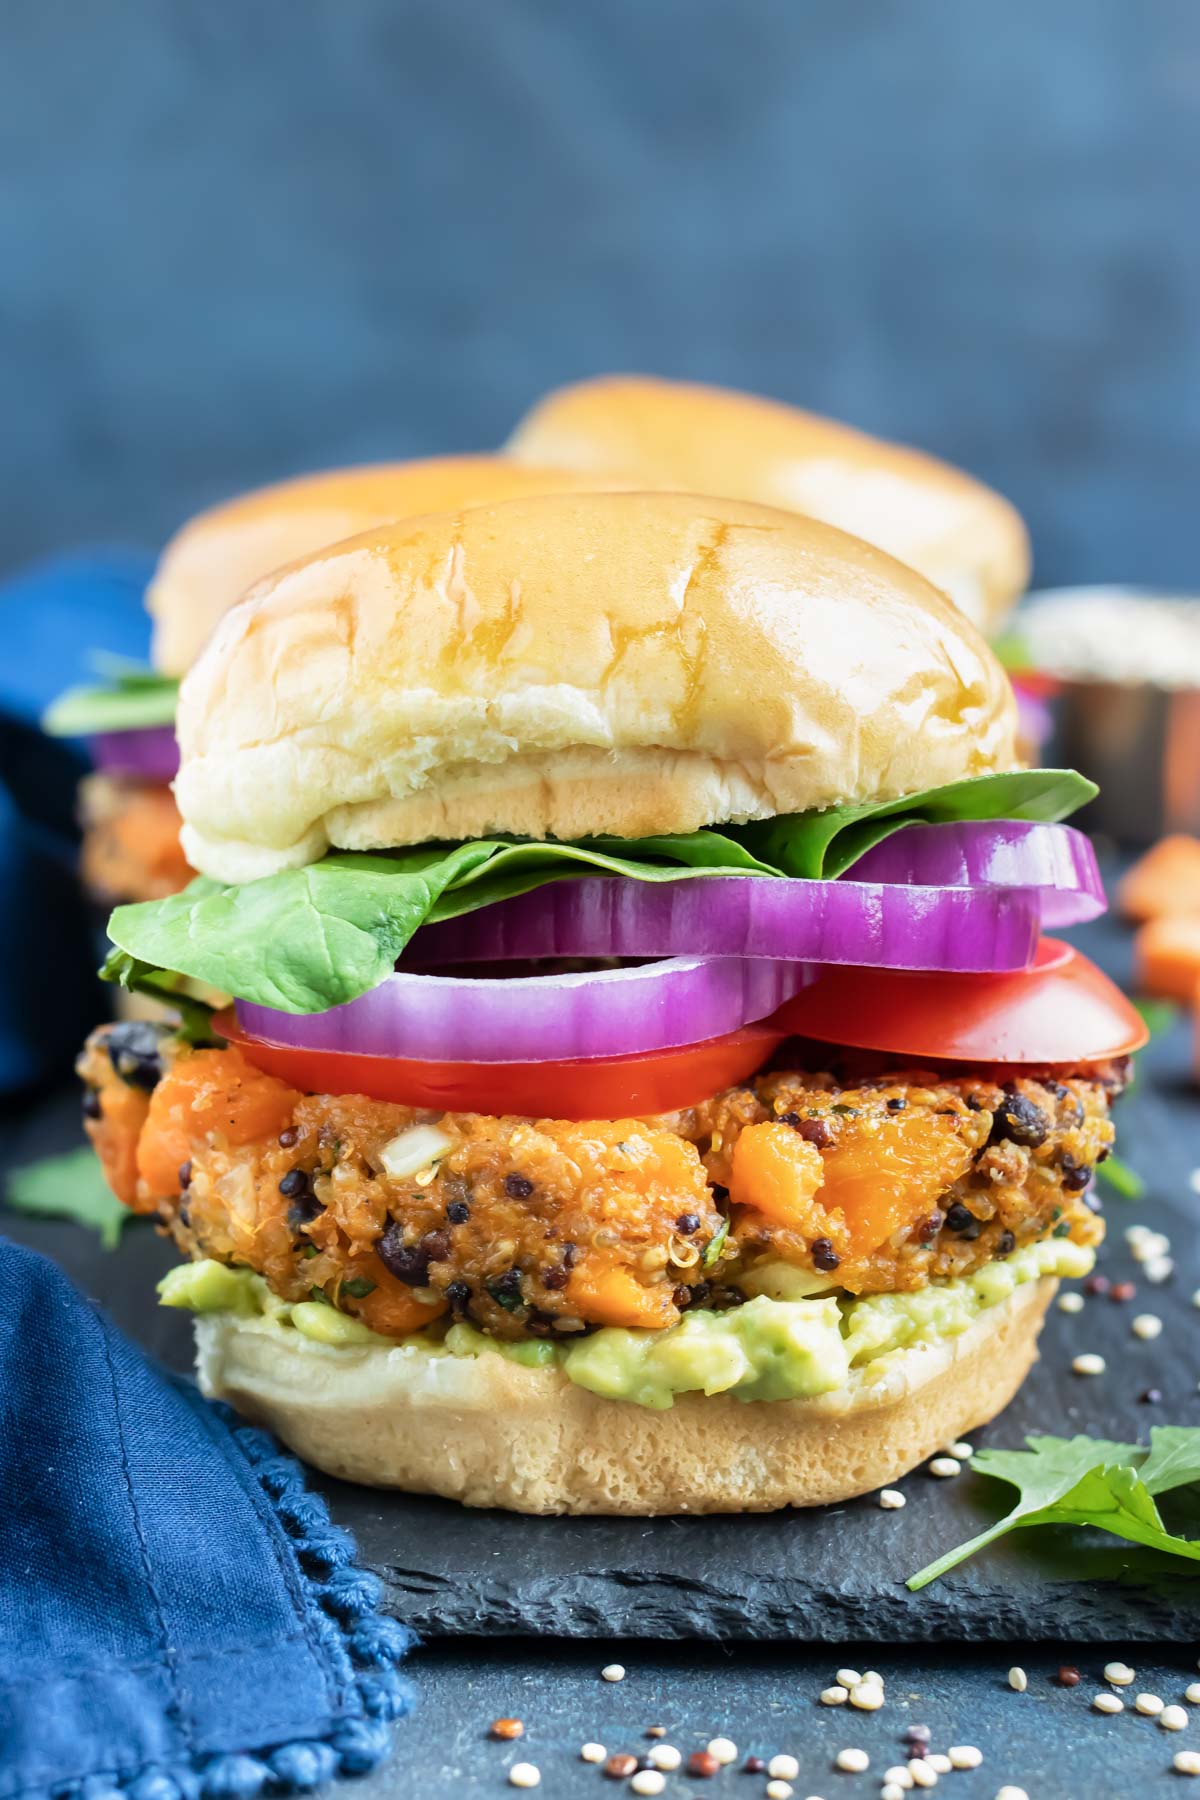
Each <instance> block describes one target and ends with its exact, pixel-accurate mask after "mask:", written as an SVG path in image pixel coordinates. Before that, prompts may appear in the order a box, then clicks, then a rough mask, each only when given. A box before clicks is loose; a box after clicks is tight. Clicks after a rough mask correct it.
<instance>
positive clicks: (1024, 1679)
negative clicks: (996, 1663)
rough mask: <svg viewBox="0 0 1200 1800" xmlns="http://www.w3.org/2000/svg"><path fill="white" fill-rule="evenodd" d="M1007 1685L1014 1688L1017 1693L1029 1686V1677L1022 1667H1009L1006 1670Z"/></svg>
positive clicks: (1022, 1691)
mask: <svg viewBox="0 0 1200 1800" xmlns="http://www.w3.org/2000/svg"><path fill="white" fill-rule="evenodd" d="M1008 1685H1009V1687H1010V1688H1015V1690H1016V1692H1017V1693H1018V1694H1023V1693H1024V1692H1025V1689H1026V1688H1027V1687H1028V1686H1029V1677H1028V1675H1027V1674H1026V1673H1025V1671H1024V1669H1019V1668H1012V1669H1010V1670H1009V1671H1008Z"/></svg>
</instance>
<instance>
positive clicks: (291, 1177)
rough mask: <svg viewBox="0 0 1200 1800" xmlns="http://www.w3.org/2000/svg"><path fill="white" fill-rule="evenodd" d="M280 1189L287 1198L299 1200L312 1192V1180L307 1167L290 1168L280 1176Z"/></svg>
mask: <svg viewBox="0 0 1200 1800" xmlns="http://www.w3.org/2000/svg"><path fill="white" fill-rule="evenodd" d="M279 1191H280V1193H281V1194H282V1195H283V1197H284V1199H285V1200H299V1199H301V1198H302V1196H303V1195H305V1194H311V1192H312V1180H311V1178H310V1176H309V1173H308V1170H307V1169H289V1170H288V1172H287V1174H286V1175H283V1176H281V1177H280V1181H279Z"/></svg>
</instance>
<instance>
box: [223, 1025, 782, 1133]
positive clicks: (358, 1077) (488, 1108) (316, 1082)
mask: <svg viewBox="0 0 1200 1800" xmlns="http://www.w3.org/2000/svg"><path fill="white" fill-rule="evenodd" d="M216 1027H217V1030H218V1031H219V1032H220V1033H221V1035H222V1037H226V1038H228V1039H229V1041H230V1043H232V1044H236V1045H237V1046H238V1048H239V1050H241V1052H242V1054H243V1055H244V1056H245V1057H246V1058H247V1060H248V1061H249V1062H252V1063H253V1064H254V1065H255V1067H256V1068H259V1069H263V1070H265V1072H266V1073H267V1074H268V1075H277V1076H278V1077H279V1078H280V1080H281V1081H287V1082H290V1084H291V1085H292V1086H293V1087H297V1088H301V1089H303V1090H304V1091H305V1092H306V1093H310V1094H363V1095H365V1096H366V1098H367V1099H368V1100H391V1101H394V1102H395V1103H396V1104H397V1105H400V1106H418V1107H432V1108H434V1109H436V1110H437V1111H438V1112H474V1113H487V1114H491V1115H495V1114H500V1113H519V1114H521V1115H522V1116H523V1117H525V1118H540V1119H625V1118H645V1117H647V1116H648V1115H649V1114H651V1113H660V1112H674V1111H675V1110H676V1109H677V1108H678V1107H681V1106H695V1105H698V1104H699V1102H700V1101H702V1100H707V1099H710V1098H711V1096H712V1095H713V1094H718V1093H720V1091H721V1089H722V1088H726V1087H731V1086H733V1084H734V1083H735V1082H739V1081H745V1080H746V1078H747V1076H750V1075H753V1074H754V1073H755V1071H756V1070H758V1069H761V1067H762V1066H763V1064H764V1063H765V1062H766V1061H767V1059H768V1057H769V1056H770V1055H771V1054H772V1052H773V1051H775V1050H777V1049H778V1047H779V1045H780V1044H781V1043H782V1042H783V1040H784V1037H785V1036H786V1032H785V1031H784V1029H783V1027H782V1026H780V1027H778V1028H777V1027H775V1026H774V1025H773V1024H761V1025H743V1026H742V1027H741V1029H740V1030H739V1031H730V1032H726V1034H725V1035H724V1037H716V1038H707V1039H705V1040H704V1041H703V1042H702V1043H699V1044H684V1045H682V1046H680V1047H679V1048H678V1049H672V1050H653V1051H647V1052H644V1053H643V1054H641V1055H638V1056H613V1057H588V1058H586V1059H583V1060H579V1061H576V1062H541V1063H469V1062H419V1061H416V1060H414V1059H410V1058H407V1057H400V1056H360V1055H357V1054H356V1053H354V1052H352V1051H338V1050H296V1049H294V1048H292V1047H290V1046H287V1045H284V1044H272V1043H270V1042H269V1041H267V1040H266V1039H264V1038H258V1037H251V1036H250V1035H249V1033H248V1032H245V1031H243V1030H242V1028H241V1026H240V1025H239V1024H238V1022H237V1019H236V1017H235V1015H234V1013H233V1011H232V1009H230V1011H228V1012H225V1013H222V1014H221V1016H220V1017H219V1018H218V1019H217V1020H216Z"/></svg>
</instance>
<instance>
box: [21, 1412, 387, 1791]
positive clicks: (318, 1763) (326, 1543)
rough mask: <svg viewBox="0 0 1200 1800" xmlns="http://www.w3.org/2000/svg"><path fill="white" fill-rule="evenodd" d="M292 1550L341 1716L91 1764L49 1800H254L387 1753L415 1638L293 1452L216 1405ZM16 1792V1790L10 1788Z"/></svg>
mask: <svg viewBox="0 0 1200 1800" xmlns="http://www.w3.org/2000/svg"><path fill="white" fill-rule="evenodd" d="M213 1410H214V1411H215V1412H217V1413H218V1414H220V1416H221V1417H222V1419H223V1421H224V1423H225V1424H226V1425H227V1426H228V1428H229V1432H230V1435H231V1437H232V1438H233V1440H234V1442H235V1443H236V1445H237V1447H238V1449H239V1450H240V1451H241V1453H242V1455H243V1456H244V1457H245V1459H246V1461H247V1463H248V1464H249V1465H250V1468H251V1471H252V1473H253V1475H254V1477H255V1479H256V1480H257V1482H258V1485H259V1487H260V1488H261V1489H262V1492H263V1494H264V1496H265V1498H266V1500H267V1502H268V1504H269V1506H270V1509H271V1511H272V1513H273V1514H274V1516H275V1518H276V1519H277V1520H278V1522H279V1525H280V1527H281V1529H282V1530H283V1532H284V1533H285V1534H286V1536H287V1538H288V1540H289V1544H290V1547H291V1549H292V1550H293V1552H294V1553H295V1557H296V1564H297V1574H298V1585H299V1590H300V1596H301V1599H302V1601H303V1605H304V1609H305V1613H306V1622H307V1624H308V1625H309V1627H310V1628H311V1629H312V1631H313V1632H314V1634H315V1635H316V1636H317V1637H318V1638H319V1639H320V1640H321V1642H322V1643H323V1645H324V1646H325V1647H326V1648H327V1649H328V1650H329V1651H330V1652H331V1658H332V1660H333V1661H334V1662H335V1664H336V1665H337V1666H338V1667H340V1669H341V1670H342V1673H343V1681H342V1686H341V1695H340V1699H341V1704H342V1709H343V1711H344V1715H345V1716H343V1717H342V1718H339V1719H338V1720H337V1721H336V1722H335V1723H333V1724H332V1725H331V1726H330V1728H329V1730H328V1732H326V1733H325V1734H324V1735H323V1736H320V1737H313V1738H301V1739H294V1740H292V1741H291V1742H288V1743H277V1744H267V1745H261V1746H259V1747H257V1748H256V1749H253V1750H249V1751H245V1752H240V1753H229V1752H223V1753H221V1754H218V1755H216V1756H209V1757H194V1758H191V1759H188V1760H186V1761H183V1762H179V1763H173V1764H169V1765H166V1766H164V1765H163V1764H162V1763H155V1764H154V1765H152V1766H143V1767H141V1768H138V1769H135V1770H132V1771H129V1772H124V1771H122V1772H113V1773H112V1774H111V1775H110V1774H108V1773H104V1774H93V1775H90V1776H88V1777H87V1778H86V1779H85V1780H84V1781H82V1782H68V1783H65V1784H62V1785H60V1786H59V1787H57V1788H56V1789H55V1791H54V1800H258V1796H260V1795H269V1796H271V1797H272V1800H273V1797H274V1796H277V1795H288V1794H302V1793H310V1792H311V1791H312V1790H313V1789H314V1788H317V1787H321V1786H324V1785H325V1783H327V1782H330V1781H333V1780H335V1779H337V1778H338V1777H339V1776H341V1777H343V1778H344V1777H347V1776H358V1775H367V1774H370V1772H371V1771H372V1770H373V1769H376V1768H378V1766H379V1764H380V1763H381V1762H383V1761H384V1759H385V1758H386V1757H387V1756H388V1755H389V1753H390V1751H391V1748H392V1734H391V1732H390V1730H389V1726H390V1725H391V1723H392V1722H393V1721H394V1720H396V1719H400V1718H403V1717H404V1715H405V1714H406V1713H407V1712H409V1711H410V1709H411V1707H412V1703H413V1692H412V1689H411V1687H410V1686H409V1684H408V1683H407V1682H406V1681H405V1680H403V1679H402V1677H401V1676H400V1674H399V1673H398V1665H399V1663H400V1662H401V1660H402V1659H403V1657H404V1656H405V1655H406V1653H407V1652H408V1651H409V1650H410V1649H411V1648H412V1646H413V1645H414V1644H415V1643H416V1642H417V1639H416V1635H415V1633H414V1632H412V1631H410V1630H409V1628H408V1627H407V1626H406V1625H402V1624H400V1623H399V1621H398V1620H396V1619H391V1618H389V1617H387V1615H386V1614H385V1613H383V1612H382V1610H381V1602H382V1599H383V1586H382V1583H381V1582H380V1580H379V1578H378V1576H376V1575H373V1574H372V1573H371V1572H370V1571H369V1570H367V1569H361V1568H359V1567H358V1565H357V1563H356V1561H355V1557H356V1555H357V1551H356V1549H355V1544H354V1540H353V1538H352V1537H351V1535H350V1533H349V1532H347V1531H344V1530H343V1529H342V1528H341V1527H340V1526H338V1525H335V1524H334V1523H333V1522H332V1520H331V1519H330V1517H329V1509H328V1507H327V1506H326V1504H325V1502H324V1500H323V1499H322V1498H321V1497H320V1495H319V1494H314V1493H313V1492H312V1491H311V1490H310V1489H309V1487H308V1486H307V1483H306V1479H305V1474H304V1471H303V1469H302V1468H301V1466H300V1464H299V1463H298V1462H296V1461H295V1459H294V1458H293V1457H290V1456H286V1455H284V1454H282V1453H281V1451H280V1449H279V1446H278V1445H277V1444H276V1443H275V1442H274V1440H273V1439H272V1438H270V1437H269V1436H268V1435H267V1433H266V1432H264V1431H259V1430H258V1429H257V1428H256V1427H254V1426H251V1425H243V1424H241V1423H240V1422H239V1421H238V1420H237V1418H236V1415H235V1414H233V1413H232V1412H231V1411H230V1409H229V1408H228V1407H225V1406H223V1405H219V1404H218V1405H215V1406H214V1409H213ZM14 1800H16V1797H14Z"/></svg>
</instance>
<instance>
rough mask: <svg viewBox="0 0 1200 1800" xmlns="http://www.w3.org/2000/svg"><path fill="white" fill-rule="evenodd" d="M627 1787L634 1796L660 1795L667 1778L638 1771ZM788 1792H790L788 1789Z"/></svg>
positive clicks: (645, 1770)
mask: <svg viewBox="0 0 1200 1800" xmlns="http://www.w3.org/2000/svg"><path fill="white" fill-rule="evenodd" d="M629 1785H630V1788H631V1789H632V1790H633V1792H634V1793H635V1794H661V1793H662V1791H663V1789H664V1788H665V1787H666V1785H667V1778H666V1776H665V1775H660V1774H659V1772H658V1770H657V1769H639V1770H638V1772H637V1774H636V1775H634V1776H632V1777H631V1779H630V1782H629ZM788 1792H789V1793H790V1792H791V1789H790V1788H789V1790H788Z"/></svg>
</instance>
